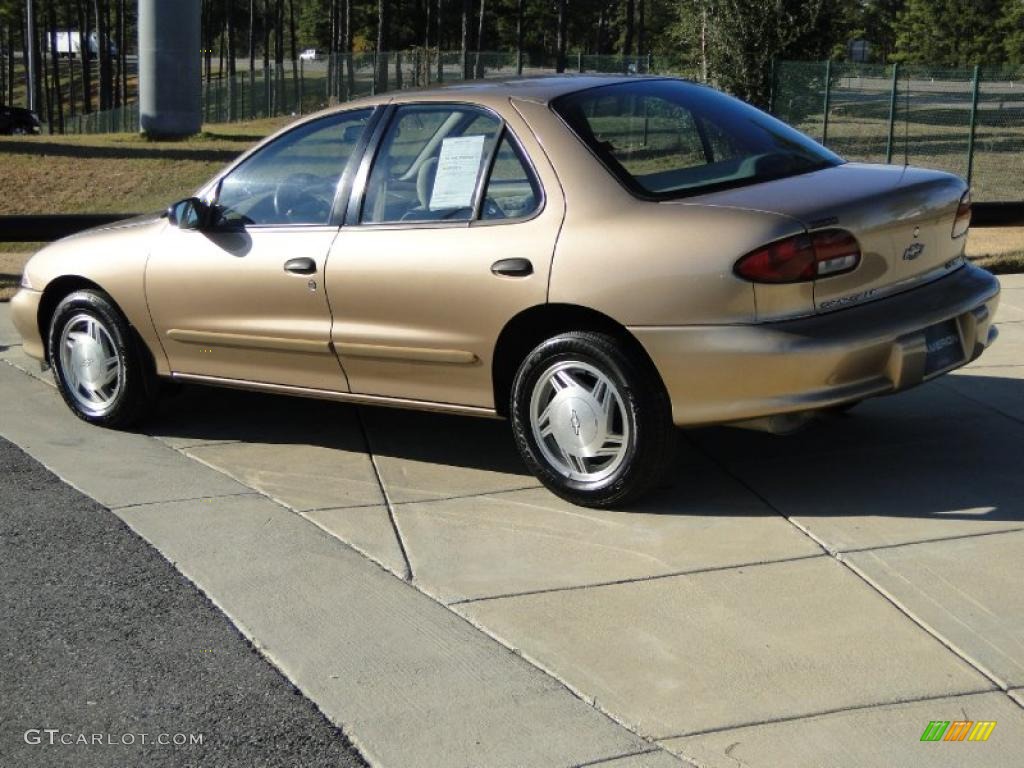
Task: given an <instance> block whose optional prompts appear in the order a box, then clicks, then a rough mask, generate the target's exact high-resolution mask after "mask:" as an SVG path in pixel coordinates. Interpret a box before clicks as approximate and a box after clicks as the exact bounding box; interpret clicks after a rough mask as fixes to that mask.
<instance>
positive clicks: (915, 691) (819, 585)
mask: <svg viewBox="0 0 1024 768" xmlns="http://www.w3.org/2000/svg"><path fill="white" fill-rule="evenodd" d="M1002 280H1003V285H1004V293H1003V301H1002V306H1001V308H1000V312H999V316H998V318H997V320H998V321H999V324H1000V329H1001V336H1000V339H999V340H998V342H997V343H996V346H995V347H994V348H993V349H992V350H990V351H989V352H988V353H987V354H986V355H985V356H984V357H983V358H982V359H981V360H980V361H978V363H977V364H975V365H973V366H970V367H969V368H967V369H964V370H963V371H960V372H958V373H956V374H954V375H952V376H948V377H945V378H943V379H941V380H940V381H938V382H935V383H932V384H929V385H926V386H924V387H921V388H918V389H917V390H913V391H911V392H908V393H904V394H901V395H899V396H896V397H892V398H881V399H877V400H873V401H869V402H866V403H864V404H862V405H861V406H860V407H858V408H857V409H856V410H854V411H853V412H852V413H851V414H850V415H848V416H842V417H829V418H822V419H820V420H819V421H818V422H817V423H815V424H814V425H812V426H811V427H810V428H809V429H808V430H806V431H804V432H802V433H800V434H798V435H796V436H793V437H790V438H777V437H772V436H768V435H762V434H757V433H749V432H742V431H738V430H732V429H706V430H699V431H696V432H692V433H686V435H685V436H684V438H683V443H684V444H683V450H682V455H681V457H680V462H679V470H678V473H677V477H678V480H677V483H676V485H675V487H674V488H673V489H671V490H669V491H666V492H663V493H662V494H660V495H658V496H656V497H654V498H652V499H650V500H648V501H646V502H644V503H643V504H642V505H640V506H638V507H637V508H636V509H634V510H630V511H627V512H598V511H593V510H584V509H580V508H576V507H572V506H569V505H567V504H565V503H563V502H561V501H560V500H558V499H556V498H555V497H553V496H551V495H550V494H548V493H547V492H546V491H544V490H543V489H540V488H538V487H537V483H536V482H535V481H534V480H533V478H532V477H530V476H529V475H528V474H527V473H526V472H525V470H524V469H523V467H522V466H521V464H520V463H519V461H518V458H517V457H516V455H515V451H514V447H513V445H512V442H511V438H510V436H509V434H508V429H507V425H505V424H503V423H501V422H488V421H475V420H471V419H462V418H456V417H447V416H439V415H432V414H414V413H404V412H398V411H390V410H383V409H378V410H373V409H356V408H351V407H347V406H342V405H338V404H331V403H324V402H316V401H301V400H293V399H287V398H273V397H269V396H264V395H256V394H249V393H239V392H229V391H215V390H202V389H190V390H188V391H187V392H186V394H185V395H184V396H182V397H181V398H178V399H176V400H173V401H170V402H168V403H167V404H166V405H165V406H164V407H163V409H162V411H161V414H160V416H159V417H158V418H157V419H156V420H155V421H154V422H153V423H151V424H149V425H147V429H146V432H147V433H148V435H124V434H118V433H110V432H104V431H102V430H96V429H92V428H89V427H87V426H86V425H83V424H81V423H79V422H77V421H76V420H75V419H74V418H73V417H72V416H71V415H70V414H69V413H67V412H66V411H65V410H64V409H63V405H62V404H61V403H60V402H59V399H58V398H57V396H56V394H55V393H54V392H53V391H52V389H51V388H49V387H43V386H42V385H40V384H39V383H38V382H37V381H32V380H30V379H29V378H27V377H25V376H24V375H22V374H19V373H17V372H15V371H13V370H11V369H4V368H0V391H2V392H3V394H4V398H5V401H7V402H12V401H15V402H19V403H22V404H23V407H19V409H18V411H17V412H15V413H12V414H11V415H10V417H9V416H8V415H7V414H6V413H5V414H4V417H3V418H2V420H0V434H3V435H4V436H6V437H8V438H9V439H11V440H13V441H14V442H16V443H18V444H20V445H22V446H24V447H25V449H26V450H27V451H28V452H29V453H31V454H33V455H35V456H36V457H37V458H40V460H42V461H43V462H44V463H45V464H47V465H48V466H50V467H51V468H52V469H54V470H55V471H56V472H57V473H58V474H59V475H60V476H61V477H63V478H65V479H67V480H69V481H70V482H72V483H73V484H75V485H76V486H77V487H79V488H81V489H83V490H84V491H86V492H87V493H89V494H90V495H93V497H94V498H97V499H98V500H100V501H101V502H102V503H104V504H107V505H109V506H112V507H115V508H117V509H116V511H117V513H118V514H120V515H121V516H122V517H123V518H124V519H126V520H127V521H128V523H129V524H130V525H132V527H134V528H135V529H136V530H137V531H139V532H140V533H141V534H142V535H143V536H144V537H145V538H147V539H148V540H149V541H150V542H151V543H153V545H154V546H156V547H157V548H158V549H159V550H160V551H161V552H163V553H164V555H165V556H167V557H168V558H169V559H171V560H172V561H173V562H175V563H176V564H177V565H178V567H179V568H180V569H181V570H182V571H183V572H184V573H186V575H188V576H189V577H190V578H192V579H193V580H194V581H195V582H196V583H197V584H199V586H200V587H201V588H203V589H204V591H206V592H207V594H208V595H209V596H210V597H211V598H212V599H213V600H214V601H215V602H216V603H217V604H218V605H220V606H221V607H222V608H223V609H224V610H225V612H226V613H227V614H228V615H229V616H231V617H232V619H233V620H235V621H236V623H238V625H239V626H240V627H241V628H242V630H243V632H245V633H246V634H247V635H249V636H250V637H251V638H252V639H253V641H254V642H255V643H256V644H257V645H259V646H260V647H261V648H263V649H264V652H265V653H266V654H267V655H268V657H269V658H271V659H272V660H273V661H275V663H277V664H278V666H279V667H280V668H281V669H282V670H283V671H284V672H285V674H286V675H288V676H289V677H290V678H291V679H292V680H293V681H295V682H296V684H297V685H299V687H300V688H302V690H303V691H304V692H306V693H307V695H309V696H311V698H313V700H314V701H316V702H317V703H318V705H319V706H320V707H321V708H322V709H323V710H324V711H325V712H326V713H327V714H328V716H329V717H331V718H332V719H334V721H335V722H337V723H339V724H341V725H343V726H344V727H345V729H346V733H348V734H349V735H350V736H351V737H352V739H353V741H354V742H355V743H356V744H357V745H359V746H361V747H363V749H364V754H366V755H367V756H368V757H369V758H370V760H371V762H374V763H375V764H380V765H395V766H405V765H414V764H422V765H432V764H433V765H436V764H447V765H455V764H465V765H502V764H517V765H520V764H536V765H579V764H590V763H594V762H595V761H606V760H609V759H611V758H621V759H620V760H619V761H618V762H610V763H605V762H600V764H602V765H604V764H607V765H615V766H618V765H622V766H631V765H655V766H660V765H661V764H662V763H666V762H671V761H672V760H673V759H674V758H673V757H672V756H671V755H672V754H674V755H676V756H678V757H679V758H684V759H689V760H692V761H693V762H695V763H696V764H700V765H707V766H730V767H732V766H737V765H744V766H778V765H787V766H802V765H807V766H819V765H851V766H870V765H879V766H882V765H893V764H899V765H904V766H914V765H921V766H938V765H957V766H973V765H978V766H993V765H1008V766H1009V765H1016V764H1018V763H1019V755H1020V754H1022V753H1024V708H1022V707H1024V704H1022V702H1024V694H1022V690H1024V640H1022V638H1024V603H1022V602H1021V598H1020V594H1021V591H1020V589H1019V584H1020V578H1021V571H1020V563H1021V562H1024V472H1021V470H1020V458H1019V456H1020V454H1019V445H1021V443H1022V441H1024V279H1022V278H1021V277H1019V276H1013V277H1007V278H1003V279H1002ZM12 342H13V343H16V339H13V340H12V339H10V338H9V331H7V330H5V329H4V323H3V315H2V314H0V347H2V346H4V345H6V344H9V343H12ZM0 357H6V358H7V359H8V361H9V362H12V363H14V364H15V365H22V366H23V367H24V368H25V369H26V370H28V371H30V372H32V373H37V371H32V368H31V365H25V363H24V361H23V360H22V359H20V358H19V350H18V348H17V346H11V347H10V348H9V349H8V350H7V351H6V352H0ZM42 378H43V379H45V378H46V377H45V376H44V377H42ZM107 465H109V466H110V470H109V471H108V470H106V469H104V467H105V466H107ZM204 465H205V466H204ZM141 472H147V473H148V474H147V475H146V476H140V473H141ZM342 605H344V606H346V610H347V611H348V613H350V614H353V615H359V616H365V617H366V618H365V621H364V622H363V623H361V625H359V626H352V625H351V623H345V622H342V621H341V619H340V618H339V617H340V615H341V608H340V606H342ZM474 627H475V628H474ZM478 630H479V631H478ZM495 640H497V642H495ZM331 669H336V670H339V672H338V674H339V675H342V674H344V675H349V674H352V675H356V676H357V677H358V678H359V679H360V680H361V684H360V685H359V686H357V687H356V689H354V690H352V689H350V690H345V691H340V690H338V689H337V686H336V685H333V684H332V683H331V677H330V670H331ZM957 719H977V720H997V721H998V725H997V727H996V728H995V730H994V731H993V734H992V736H991V737H990V739H989V741H988V742H986V743H984V744H975V743H956V744H949V743H945V744H944V743H921V742H920V741H919V739H920V736H921V733H922V732H923V731H924V729H925V726H926V725H927V724H928V722H929V721H931V720H957ZM428 724H429V727H428ZM496 734H501V735H500V738H495V735H496ZM516 749H521V750H524V751H522V752H518V753H517V752H516V751H514V750H516ZM641 753H642V756H641V757H637V756H636V755H640V754H641ZM670 753H671V754H670Z"/></svg>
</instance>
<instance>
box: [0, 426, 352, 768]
mask: <svg viewBox="0 0 1024 768" xmlns="http://www.w3.org/2000/svg"><path fill="white" fill-rule="evenodd" d="M182 739H184V741H185V743H184V744H178V745H176V744H175V741H178V742H180V741H182ZM197 739H201V743H196V742H197ZM83 741H84V743H83ZM161 741H165V742H168V743H166V744H162V743H160V742H161ZM137 765H145V766H154V767H157V766H175V768H177V767H178V766H217V768H227V767H229V766H246V767H250V766H302V767H303V768H312V767H315V766H328V765H329V766H362V765H365V763H364V762H363V761H362V760H361V758H360V757H359V755H358V753H356V752H355V751H354V749H353V748H352V747H351V745H350V744H349V743H348V742H347V740H346V739H345V737H344V736H343V735H342V733H341V732H340V731H339V730H338V729H336V728H335V727H333V726H332V725H331V724H330V723H329V722H328V721H327V720H326V719H325V718H324V717H323V715H322V714H321V713H320V712H319V711H318V710H317V709H316V707H315V706H314V705H313V704H312V703H311V702H310V701H309V700H308V699H306V698H305V697H304V696H302V695H301V694H300V693H299V692H298V691H297V690H296V689H295V688H293V686H292V685H291V684H290V683H289V682H288V681H287V680H286V679H285V678H284V677H283V676H282V675H281V674H280V673H279V672H278V671H277V670H276V669H274V668H273V667H272V666H271V665H270V664H268V663H267V662H266V661H265V660H264V659H263V658H262V657H261V656H259V655H258V654H257V653H256V652H255V651H253V650H252V648H251V647H250V646H249V644H248V643H247V641H246V640H245V639H244V638H243V637H242V636H241V635H240V634H239V633H238V631H237V630H236V629H235V628H234V626H233V625H232V624H231V623H230V622H229V621H228V619H227V618H226V617H225V616H224V614H222V613H221V612H220V611H219V610H218V609H217V608H216V607H215V606H213V605H212V604H211V603H210V602H209V601H208V600H207V599H206V597H205V596H204V595H203V594H201V593H200V592H199V591H198V590H197V589H196V588H195V587H194V586H193V585H192V584H191V583H190V582H189V581H187V580H186V579H185V578H184V577H183V576H182V575H181V574H179V573H178V572H177V571H176V570H175V569H174V567H173V566H171V565H170V564H169V563H168V562H167V561H166V560H164V559H163V558H162V557H161V556H160V555H159V554H158V553H157V552H156V551H155V550H153V549H152V548H150V547H149V546H148V545H147V544H146V543H145V542H144V541H142V540H141V539H140V538H139V537H138V536H136V535H135V534H134V533H133V532H132V531H131V530H130V529H128V528H127V527H126V526H125V525H124V524H123V523H122V522H121V521H120V520H119V519H118V518H117V517H116V516H115V515H113V514H112V513H111V512H109V511H108V510H106V509H104V508H103V507H101V506H99V505H98V504H96V503H95V502H93V501H92V500H91V499H88V498H86V497H85V496H83V495H82V494H80V493H78V492H77V491H75V490H74V489H73V488H71V487H69V486H67V485H65V484H64V483H63V482H62V481H61V480H60V479H59V478H57V477H56V476H55V475H53V474H52V473H50V472H49V471H47V470H46V469H45V468H44V467H43V466H42V465H41V464H39V463H38V462H36V461H35V460H34V459H32V458H30V457H29V456H27V455H26V454H25V453H23V452H22V451H21V450H20V449H18V448H17V447H15V446H14V445H12V444H11V443H9V442H7V441H6V440H3V439H0V766H4V768H14V767H15V766H17V768H32V767H33V766H46V767H47V768H50V767H51V766H75V768H89V767H90V766H137Z"/></svg>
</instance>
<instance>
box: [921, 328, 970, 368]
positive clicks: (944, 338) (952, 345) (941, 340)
mask: <svg viewBox="0 0 1024 768" xmlns="http://www.w3.org/2000/svg"><path fill="white" fill-rule="evenodd" d="M924 341H925V346H926V348H927V350H928V351H927V353H926V354H925V359H924V375H925V376H931V375H933V374H936V373H939V372H941V371H945V370H948V369H949V368H952V367H954V366H956V365H958V364H959V363H962V362H963V360H964V345H963V342H962V341H961V340H960V328H959V326H958V325H957V322H956V320H946V321H944V322H941V323H938V324H936V325H932V326H930V327H928V328H925V331H924Z"/></svg>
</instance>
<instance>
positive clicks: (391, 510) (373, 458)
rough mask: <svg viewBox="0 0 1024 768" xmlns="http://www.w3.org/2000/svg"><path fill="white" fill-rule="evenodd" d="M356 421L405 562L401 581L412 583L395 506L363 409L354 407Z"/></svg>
mask: <svg viewBox="0 0 1024 768" xmlns="http://www.w3.org/2000/svg"><path fill="white" fill-rule="evenodd" d="M355 411H356V421H357V422H358V424H359V431H360V432H362V435H363V442H364V443H365V444H366V455H367V456H368V457H369V459H370V466H372V467H373V474H374V476H375V477H376V478H377V485H379V486H380V493H381V495H382V496H383V497H384V504H385V505H386V506H387V508H388V520H390V521H391V530H393V531H394V532H395V539H396V540H397V541H398V549H399V550H401V552H402V560H404V561H405V574H404V575H403V576H402V580H403V581H407V582H410V583H411V582H412V579H413V573H412V562H411V561H410V560H409V551H408V550H407V549H406V548H405V539H403V538H402V531H401V529H400V528H399V527H398V519H397V518H396V517H395V505H394V504H393V503H392V502H391V494H389V493H388V489H387V488H386V487H385V485H384V476H383V475H381V472H380V466H379V465H378V464H377V455H376V454H375V453H374V452H373V444H372V443H371V442H370V432H369V430H367V429H366V422H365V421H364V420H363V409H362V408H361V407H359V406H356V409H355Z"/></svg>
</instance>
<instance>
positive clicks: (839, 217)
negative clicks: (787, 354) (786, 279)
mask: <svg viewBox="0 0 1024 768" xmlns="http://www.w3.org/2000/svg"><path fill="white" fill-rule="evenodd" d="M966 189H967V186H966V184H965V183H964V182H963V181H962V180H961V179H960V178H958V177H956V176H953V175H951V174H948V173H943V172H940V171H929V170H924V169H920V168H910V167H901V166H891V165H866V164H860V163H846V164H844V165H839V166H836V167H833V168H827V169H824V170H821V171H815V172H813V173H807V174H803V175H800V176H792V177H789V178H786V179H779V180H777V181H771V182H766V183H764V184H756V185H752V186H749V187H742V188H738V189H733V190H728V191H724V192H719V193H715V194H711V195H707V196H705V197H704V198H703V199H702V200H701V202H702V203H704V204H707V205H721V206H727V207H735V208H745V209H752V210H762V211H769V212H772V213H779V214H783V215H786V216H790V217H792V218H794V219H797V220H798V221H799V222H801V223H802V224H803V225H804V226H805V227H806V228H807V229H808V230H810V231H813V230H820V229H844V230H846V231H848V232H850V233H852V234H853V236H854V237H856V238H857V241H858V242H859V243H860V249H861V262H860V264H859V265H858V266H857V268H856V269H854V270H853V271H852V272H849V273H847V274H844V275H836V276H834V277H824V278H819V279H818V280H816V281H815V282H814V283H813V287H811V288H810V290H809V291H808V288H807V287H804V288H803V290H795V288H796V286H784V285H781V286H775V285H758V286H757V287H756V291H757V294H758V304H759V307H760V306H761V305H762V304H763V305H764V306H766V307H771V312H769V313H768V316H765V317H764V318H763V319H776V318H778V317H780V316H785V315H786V314H807V313H808V311H813V312H818V313H821V312H829V311H832V310H836V309H842V308H844V307H848V306H852V305H854V304H860V303H863V302H865V301H871V300H874V299H879V298H882V297H883V296H887V295H890V294H892V293H897V292H900V291H903V290H907V289H910V288H913V287H915V286H917V285H920V284H923V283H925V282H928V281H930V280H933V279H937V278H938V277H941V276H942V275H945V274H946V273H948V272H950V271H952V270H954V269H956V268H957V267H959V266H960V265H961V264H962V263H963V250H964V241H965V239H966V238H964V237H960V238H957V239H953V237H952V231H953V222H954V219H955V218H956V210H957V206H958V205H959V203H960V197H961V196H962V195H963V193H964V192H965V191H966ZM758 315H759V317H762V313H761V312H760V311H759V313H758Z"/></svg>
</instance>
